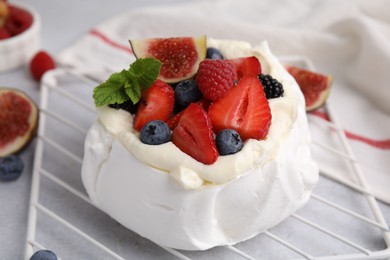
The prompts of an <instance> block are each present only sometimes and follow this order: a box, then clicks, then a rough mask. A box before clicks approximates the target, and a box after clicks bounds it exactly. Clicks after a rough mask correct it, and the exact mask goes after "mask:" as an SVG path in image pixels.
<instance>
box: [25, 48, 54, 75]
mask: <svg viewBox="0 0 390 260" xmlns="http://www.w3.org/2000/svg"><path fill="white" fill-rule="evenodd" d="M55 67H56V65H55V63H54V60H53V58H52V57H51V56H50V55H49V54H48V53H47V52H45V51H40V52H38V53H36V54H35V55H34V57H33V58H32V59H31V61H30V72H31V75H32V76H33V78H34V79H35V80H37V81H40V80H41V78H42V76H43V74H45V72H46V71H48V70H51V69H54V68H55Z"/></svg>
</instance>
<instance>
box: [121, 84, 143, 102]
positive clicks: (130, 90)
mask: <svg viewBox="0 0 390 260" xmlns="http://www.w3.org/2000/svg"><path fill="white" fill-rule="evenodd" d="M125 92H126V94H127V96H128V97H130V100H131V101H132V102H133V104H136V103H137V102H138V101H139V100H140V98H141V87H140V86H139V85H138V83H137V82H132V83H130V82H126V84H125Z"/></svg>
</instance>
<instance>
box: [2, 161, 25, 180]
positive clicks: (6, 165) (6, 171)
mask: <svg viewBox="0 0 390 260" xmlns="http://www.w3.org/2000/svg"><path fill="white" fill-rule="evenodd" d="M23 169H24V163H23V161H22V159H21V158H20V157H19V156H17V155H9V156H6V157H0V180H1V181H13V180H16V179H18V178H19V177H20V175H21V174H22V172H23Z"/></svg>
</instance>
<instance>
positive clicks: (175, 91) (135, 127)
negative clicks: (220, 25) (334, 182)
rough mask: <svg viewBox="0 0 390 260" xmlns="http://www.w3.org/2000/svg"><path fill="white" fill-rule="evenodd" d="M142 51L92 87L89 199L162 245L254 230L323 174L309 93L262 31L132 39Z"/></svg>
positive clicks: (233, 237) (86, 174) (274, 220)
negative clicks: (248, 37)
mask: <svg viewBox="0 0 390 260" xmlns="http://www.w3.org/2000/svg"><path fill="white" fill-rule="evenodd" d="M130 43H131V46H132V49H133V52H134V54H135V56H136V57H137V59H136V61H135V62H134V63H132V64H131V65H130V68H129V69H124V70H123V71H121V72H118V73H114V74H112V75H111V76H110V77H109V78H108V79H107V81H105V82H104V83H102V84H101V85H99V86H97V87H96V88H95V89H94V93H93V97H94V100H95V104H96V107H97V114H98V120H97V121H96V122H95V123H94V124H93V125H92V127H91V128H90V130H89V131H88V134H87V137H86V140H85V155H84V161H83V167H82V180H83V183H84V186H85V188H86V190H87V193H88V195H89V196H90V198H91V200H92V201H93V202H94V203H95V204H96V205H97V206H98V207H99V208H100V209H102V210H103V211H105V212H106V213H107V214H109V215H110V216H112V217H113V218H114V219H116V220H117V221H118V222H120V223H121V224H122V225H124V226H125V227H127V228H129V229H131V230H133V231H135V232H136V233H138V234H139V235H141V236H143V237H145V238H148V239H150V240H152V241H153V242H155V243H157V244H160V245H162V246H166V247H171V248H176V249H184V250H205V249H208V248H211V247H215V246H219V245H232V244H235V243H238V242H240V241H244V240H246V239H249V238H251V237H253V236H255V235H257V234H259V233H261V232H263V231H265V230H267V229H269V228H271V227H273V226H275V225H276V224H278V223H279V222H281V221H282V220H284V219H285V218H287V217H288V216H289V215H291V214H292V213H293V212H294V211H296V210H297V209H298V208H300V207H302V206H303V205H304V204H305V203H306V202H307V201H308V199H309V197H310V193H311V190H312V189H313V187H314V185H315V184H316V182H317V180H318V167H317V165H316V164H315V163H314V162H313V160H312V158H311V154H310V149H309V143H310V135H309V130H308V123H307V118H306V112H305V100H304V97H303V95H302V93H301V91H300V89H299V86H298V85H297V83H296V81H295V80H294V79H293V78H292V77H291V76H290V75H289V73H288V72H287V71H286V70H285V69H284V67H283V66H282V65H281V64H280V63H279V61H278V60H277V59H276V58H275V56H273V54H272V53H271V51H270V49H269V47H268V45H267V43H266V42H263V43H261V44H260V45H259V46H256V47H252V46H251V45H250V44H248V43H245V42H238V41H227V40H214V39H209V38H208V39H206V37H195V38H191V37H182V38H154V39H143V40H131V41H130Z"/></svg>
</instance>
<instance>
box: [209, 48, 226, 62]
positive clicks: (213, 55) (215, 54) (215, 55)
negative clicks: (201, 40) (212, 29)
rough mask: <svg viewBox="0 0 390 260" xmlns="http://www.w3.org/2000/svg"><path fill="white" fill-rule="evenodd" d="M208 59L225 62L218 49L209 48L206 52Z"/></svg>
mask: <svg viewBox="0 0 390 260" xmlns="http://www.w3.org/2000/svg"><path fill="white" fill-rule="evenodd" d="M206 58H207V59H212V60H223V55H222V53H221V52H220V51H219V50H218V49H217V48H213V47H209V48H207V51H206Z"/></svg>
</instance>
